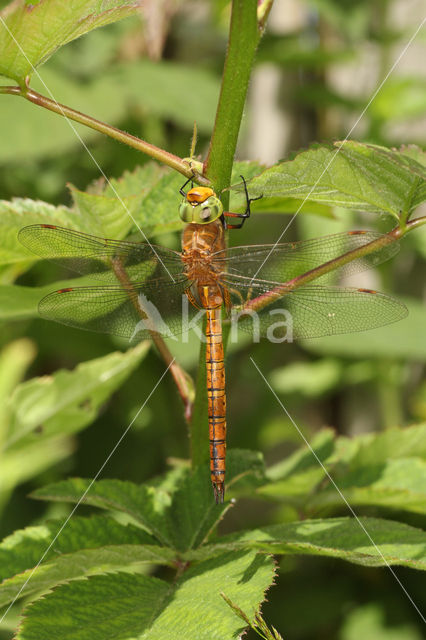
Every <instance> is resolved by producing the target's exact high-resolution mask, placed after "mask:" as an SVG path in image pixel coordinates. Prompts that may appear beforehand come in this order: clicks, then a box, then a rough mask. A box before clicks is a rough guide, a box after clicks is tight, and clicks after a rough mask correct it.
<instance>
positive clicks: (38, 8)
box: [0, 0, 141, 84]
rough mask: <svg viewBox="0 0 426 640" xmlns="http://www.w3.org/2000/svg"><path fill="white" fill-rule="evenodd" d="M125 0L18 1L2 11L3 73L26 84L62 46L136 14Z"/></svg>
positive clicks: (0, 48)
mask: <svg viewBox="0 0 426 640" xmlns="http://www.w3.org/2000/svg"><path fill="white" fill-rule="evenodd" d="M140 5H141V2H139V1H134V2H126V1H125V0H108V2H102V3H99V2H98V0H89V1H88V0H74V1H73V2H69V1H67V0H39V2H32V3H30V2H28V1H26V0H15V2H12V3H11V4H9V5H8V6H7V7H6V8H5V9H3V11H2V13H1V14H0V15H1V17H2V18H3V20H4V24H3V27H2V29H1V30H0V60H1V62H0V74H2V75H4V76H7V77H8V78H12V79H14V80H16V81H17V82H18V83H19V84H23V83H24V80H25V78H26V76H28V75H31V74H32V73H33V71H34V68H36V67H38V66H39V65H40V64H42V63H43V62H45V61H46V60H47V59H48V58H50V56H51V55H52V54H53V53H54V52H55V51H56V50H57V49H59V47H62V46H63V45H65V44H67V43H68V42H71V41H72V40H75V38H78V37H80V36H81V35H83V34H84V33H87V32H89V31H92V30H93V29H96V28H97V27H102V26H105V25H107V24H110V23H112V22H116V21H117V20H121V18H125V17H126V16H129V15H132V14H134V13H135V12H136V11H137V9H138V7H140Z"/></svg>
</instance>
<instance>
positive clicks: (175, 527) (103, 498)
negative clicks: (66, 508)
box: [33, 465, 229, 551]
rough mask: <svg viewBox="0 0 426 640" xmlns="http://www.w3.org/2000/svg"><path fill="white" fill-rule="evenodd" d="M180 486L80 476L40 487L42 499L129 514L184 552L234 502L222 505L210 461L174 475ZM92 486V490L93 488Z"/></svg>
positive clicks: (38, 494) (37, 494)
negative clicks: (217, 500)
mask: <svg viewBox="0 0 426 640" xmlns="http://www.w3.org/2000/svg"><path fill="white" fill-rule="evenodd" d="M174 479H175V486H172V487H169V488H168V489H166V488H163V487H165V486H167V485H163V486H162V485H159V486H149V485H140V486H138V485H135V484H133V483H131V482H122V481H118V480H99V481H97V482H95V483H92V482H91V481H89V480H83V479H79V478H74V479H71V480H66V481H63V482H59V483H56V484H53V485H49V486H47V487H43V488H42V489H38V490H37V491H36V492H35V493H34V494H33V496H34V497H35V498H39V499H42V500H57V501H66V502H78V501H80V500H81V499H82V497H83V496H84V497H83V503H84V504H90V505H92V506H96V507H99V508H101V509H107V510H113V511H119V512H124V513H126V514H127V515H130V516H131V517H132V518H134V520H135V521H136V522H138V523H140V524H141V525H142V526H143V527H144V528H145V529H146V530H147V531H148V532H149V533H151V534H152V535H153V536H155V538H156V539H157V540H158V541H159V542H160V543H161V544H164V545H167V546H170V547H173V548H174V549H177V550H179V551H183V550H185V549H189V548H192V547H196V546H199V545H200V544H202V543H203V542H204V541H205V540H206V538H207V537H208V535H209V534H210V532H211V531H212V530H213V528H214V527H215V526H216V524H217V523H218V522H219V520H220V519H221V517H222V516H223V514H224V513H225V511H226V510H227V509H228V508H229V505H226V504H224V505H216V504H215V502H214V499H213V494H212V490H211V486H210V478H209V472H208V467H207V465H206V466H205V468H204V467H200V468H199V469H197V470H196V471H195V472H194V473H191V472H190V470H189V469H186V470H185V471H184V472H182V473H181V474H178V475H176V474H174ZM89 487H90V491H88V488H89Z"/></svg>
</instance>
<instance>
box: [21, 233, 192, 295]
mask: <svg viewBox="0 0 426 640" xmlns="http://www.w3.org/2000/svg"><path fill="white" fill-rule="evenodd" d="M18 237H19V240H20V241H21V242H22V244H23V245H24V246H25V247H27V248H28V249H30V250H31V251H32V252H33V253H35V254H36V255H38V256H41V257H42V258H46V259H48V260H51V261H53V262H56V263H58V264H60V265H61V266H64V267H66V268H68V269H71V271H76V272H77V273H81V274H82V275H91V276H92V277H93V278H95V279H97V280H102V281H103V282H111V283H116V282H117V280H119V279H120V281H121V282H123V279H124V280H126V279H127V280H130V281H136V282H141V281H143V280H144V279H145V278H147V277H149V276H153V275H154V274H155V276H156V277H167V278H168V279H169V280H170V281H171V282H173V280H174V279H176V278H177V279H179V275H181V273H182V270H183V263H182V260H181V258H180V254H179V253H177V252H176V251H173V250H172V249H167V248H165V247H158V246H156V245H151V244H147V243H139V242H121V241H118V240H109V239H107V238H97V237H96V236H91V235H88V234H86V233H81V232H79V231H73V230H72V229H63V228H61V227H56V226H54V225H43V224H35V225H31V226H29V227H24V228H23V229H21V231H20V232H19V236H18Z"/></svg>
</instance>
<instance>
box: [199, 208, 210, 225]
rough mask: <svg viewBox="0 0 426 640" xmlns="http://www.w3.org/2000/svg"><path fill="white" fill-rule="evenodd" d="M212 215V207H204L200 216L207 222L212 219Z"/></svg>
mask: <svg viewBox="0 0 426 640" xmlns="http://www.w3.org/2000/svg"><path fill="white" fill-rule="evenodd" d="M211 215H212V211H211V209H210V207H203V208H202V209H201V213H200V218H201V219H202V220H204V222H207V220H209V219H210V217H211Z"/></svg>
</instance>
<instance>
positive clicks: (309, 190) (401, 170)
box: [249, 140, 426, 219]
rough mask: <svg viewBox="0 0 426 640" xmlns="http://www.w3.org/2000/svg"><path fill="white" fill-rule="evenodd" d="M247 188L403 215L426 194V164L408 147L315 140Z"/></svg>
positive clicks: (269, 194)
mask: <svg viewBox="0 0 426 640" xmlns="http://www.w3.org/2000/svg"><path fill="white" fill-rule="evenodd" d="M249 188H250V193H252V194H253V195H254V196H256V195H262V194H263V197H264V198H280V197H292V198H296V199H298V200H299V201H300V202H301V203H304V202H305V200H313V201H314V202H318V203H321V204H324V205H326V204H328V205H334V206H340V207H347V208H350V209H355V210H357V211H368V212H371V213H382V212H385V213H389V214H390V215H392V216H393V217H394V218H397V219H399V216H400V215H401V214H406V213H408V212H410V211H412V210H414V209H415V208H416V207H417V206H418V205H420V204H421V203H422V202H423V201H424V200H425V198H426V170H425V168H424V166H422V165H421V164H419V163H417V162H416V161H415V160H414V159H412V158H411V157H410V156H408V155H406V154H404V153H400V152H398V151H391V150H389V149H386V148H384V147H379V146H377V145H368V144H361V143H359V142H353V141H349V140H348V141H346V142H343V143H340V142H336V143H335V144H334V148H333V147H329V146H318V145H317V146H315V147H313V148H311V149H310V150H309V151H304V152H302V153H300V154H299V155H297V156H296V157H295V159H294V160H288V161H286V162H282V163H280V164H278V165H275V166H273V167H271V168H270V169H266V171H264V172H263V173H261V174H260V175H259V176H258V177H257V178H254V179H253V180H251V181H250V185H249Z"/></svg>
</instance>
